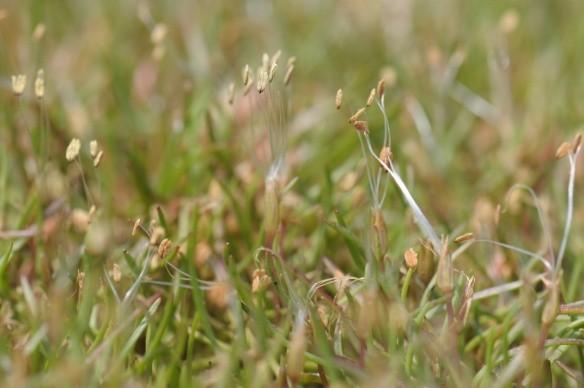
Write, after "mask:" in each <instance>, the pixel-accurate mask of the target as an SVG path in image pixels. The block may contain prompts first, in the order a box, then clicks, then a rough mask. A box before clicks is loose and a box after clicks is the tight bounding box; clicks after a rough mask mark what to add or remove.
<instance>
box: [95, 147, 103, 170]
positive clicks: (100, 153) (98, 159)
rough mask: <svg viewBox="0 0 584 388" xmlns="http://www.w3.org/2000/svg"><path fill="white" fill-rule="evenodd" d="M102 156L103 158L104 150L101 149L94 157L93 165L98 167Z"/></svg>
mask: <svg viewBox="0 0 584 388" xmlns="http://www.w3.org/2000/svg"><path fill="white" fill-rule="evenodd" d="M101 158H103V150H99V152H98V153H97V155H96V156H95V158H93V167H98V166H99V163H101Z"/></svg>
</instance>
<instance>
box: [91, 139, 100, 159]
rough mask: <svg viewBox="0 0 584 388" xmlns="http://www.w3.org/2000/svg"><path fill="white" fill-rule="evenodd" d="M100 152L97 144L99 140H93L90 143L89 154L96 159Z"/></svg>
mask: <svg viewBox="0 0 584 388" xmlns="http://www.w3.org/2000/svg"><path fill="white" fill-rule="evenodd" d="M98 152H99V144H98V143H97V140H92V141H90V142H89V154H90V155H91V157H92V158H95V157H96V156H97V153H98Z"/></svg>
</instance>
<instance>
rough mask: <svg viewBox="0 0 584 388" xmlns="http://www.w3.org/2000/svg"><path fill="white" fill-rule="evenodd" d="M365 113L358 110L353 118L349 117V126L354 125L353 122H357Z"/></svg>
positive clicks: (362, 110) (363, 109)
mask: <svg viewBox="0 0 584 388" xmlns="http://www.w3.org/2000/svg"><path fill="white" fill-rule="evenodd" d="M364 112H365V108H361V109H359V110H358V111H357V112H355V113H354V114H353V116H351V117H349V124H353V123H355V121H357V120H359V117H361V115H362V114H363V113H364Z"/></svg>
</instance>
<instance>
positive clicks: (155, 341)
mask: <svg viewBox="0 0 584 388" xmlns="http://www.w3.org/2000/svg"><path fill="white" fill-rule="evenodd" d="M176 307H177V305H176V304H175V303H174V300H173V298H172V297H169V298H168V299H167V300H166V304H165V306H164V312H163V313H162V319H161V320H160V324H159V325H158V327H157V328H156V331H155V332H154V335H153V337H152V339H151V340H150V341H148V342H147V345H146V346H147V348H146V354H145V355H144V358H143V359H142V361H140V363H139V364H138V367H137V369H138V371H139V373H144V371H145V370H146V368H148V367H149V366H150V367H152V365H149V364H150V363H151V362H152V359H153V358H154V355H155V354H156V352H157V351H158V348H159V346H160V344H161V342H162V336H163V335H164V334H165V333H166V331H167V329H168V326H169V324H170V320H171V318H172V315H173V314H174V311H175V310H176Z"/></svg>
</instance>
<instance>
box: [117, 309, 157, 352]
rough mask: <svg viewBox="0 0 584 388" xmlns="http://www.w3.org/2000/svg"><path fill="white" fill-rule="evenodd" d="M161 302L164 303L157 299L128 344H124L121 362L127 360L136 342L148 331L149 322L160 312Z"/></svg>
mask: <svg viewBox="0 0 584 388" xmlns="http://www.w3.org/2000/svg"><path fill="white" fill-rule="evenodd" d="M161 301H162V298H158V299H156V301H155V302H154V303H152V306H150V307H149V308H148V310H147V311H146V314H144V317H143V318H142V320H141V321H140V323H138V326H136V328H135V329H134V331H133V332H132V334H131V335H130V337H129V338H128V340H127V341H126V343H125V344H124V347H123V348H122V351H121V352H120V354H119V356H118V357H119V358H118V361H119V362H123V360H125V359H126V357H127V356H128V355H129V354H130V352H131V351H132V350H133V349H134V345H136V342H137V341H138V339H139V338H140V337H141V336H142V333H144V330H146V327H147V326H148V322H149V321H150V319H151V318H152V316H153V315H154V314H155V313H156V311H157V310H158V306H159V305H160V302H161Z"/></svg>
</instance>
